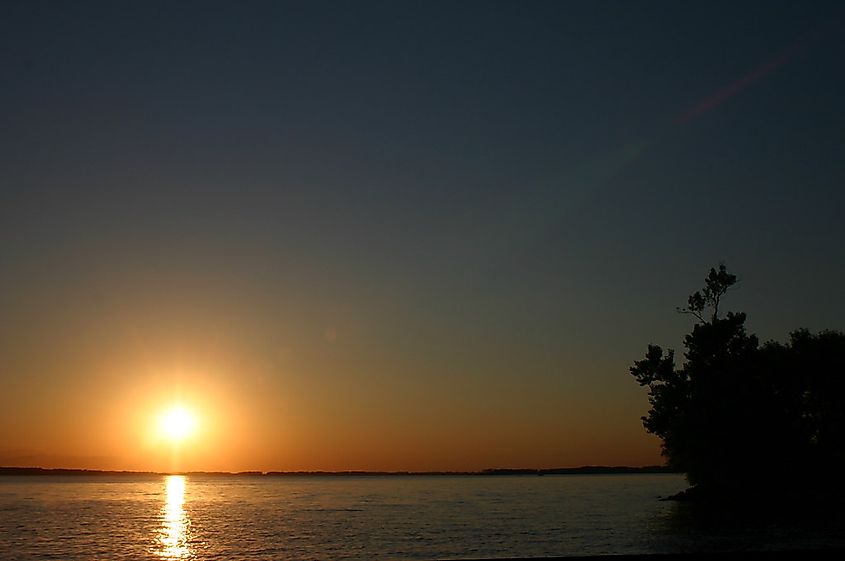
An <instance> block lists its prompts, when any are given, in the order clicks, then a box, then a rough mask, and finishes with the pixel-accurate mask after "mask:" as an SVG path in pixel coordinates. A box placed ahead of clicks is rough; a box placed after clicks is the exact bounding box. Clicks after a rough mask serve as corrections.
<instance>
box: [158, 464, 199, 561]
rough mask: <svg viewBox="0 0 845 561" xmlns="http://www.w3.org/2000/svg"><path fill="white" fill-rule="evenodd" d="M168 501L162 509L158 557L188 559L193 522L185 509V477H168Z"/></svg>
mask: <svg viewBox="0 0 845 561" xmlns="http://www.w3.org/2000/svg"><path fill="white" fill-rule="evenodd" d="M165 492H166V499H165V503H164V506H163V507H162V509H161V527H160V528H159V531H158V540H157V542H158V544H157V545H158V546H159V547H158V551H157V553H158V555H159V557H161V558H162V559H172V560H178V559H188V558H190V557H191V549H190V546H189V544H188V538H189V530H190V524H191V521H190V519H189V518H188V513H187V512H186V511H185V509H184V504H185V476H184V475H168V476H167V477H166V478H165Z"/></svg>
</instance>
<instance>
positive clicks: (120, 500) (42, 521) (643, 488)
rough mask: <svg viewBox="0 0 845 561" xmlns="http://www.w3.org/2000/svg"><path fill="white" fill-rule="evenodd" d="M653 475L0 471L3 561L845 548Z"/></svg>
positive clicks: (813, 530) (831, 535)
mask: <svg viewBox="0 0 845 561" xmlns="http://www.w3.org/2000/svg"><path fill="white" fill-rule="evenodd" d="M684 488H685V482H684V480H683V478H682V477H680V476H677V475H671V474H659V475H645V474H639V475H557V476H545V477H537V476H488V477H477V476H476V477H467V476H463V477H462V476H454V477H453V476H407V477H405V476H389V477H348V476H344V477H328V476H322V477H260V476H255V477H253V476H239V477H210V476H188V477H183V476H158V477H152V476H150V477H136V476H120V477H107V476H65V477H53V476H28V477H2V478H0V558H2V559H22V560H25V559H68V560H75V559H159V560H167V559H172V560H181V559H243V560H258V559H268V560H269V559H274V560H294V559H296V560H302V559H326V560H329V559H331V560H343V559H345V560H352V559H357V560H365V559H443V558H446V559H460V558H483V557H508V556H525V557H528V556H551V555H598V554H619V553H667V552H680V551H702V550H705V551H713V550H728V549H732V550H735V549H780V548H793V547H820V546H827V545H837V546H842V545H845V538H843V537H842V536H843V535H845V533H843V532H842V531H841V530H842V528H841V527H840V528H834V527H820V526H818V525H813V526H811V527H802V528H793V527H782V526H779V525H777V524H771V523H761V524H759V525H756V526H753V527H750V528H749V527H743V528H740V529H737V528H736V527H732V526H730V525H720V524H718V523H716V524H714V523H712V521H711V522H707V523H703V522H701V521H700V520H697V519H695V518H694V517H691V516H690V515H689V512H687V511H686V510H685V509H686V508H687V507H688V506H689V505H682V504H677V503H673V502H661V501H658V500H657V499H658V497H660V496H667V495H670V494H672V493H675V492H678V491H680V490H682V489H684Z"/></svg>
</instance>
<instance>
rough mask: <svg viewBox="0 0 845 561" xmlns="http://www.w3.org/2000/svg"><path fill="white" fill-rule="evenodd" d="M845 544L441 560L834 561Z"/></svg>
mask: <svg viewBox="0 0 845 561" xmlns="http://www.w3.org/2000/svg"><path fill="white" fill-rule="evenodd" d="M843 555H845V548H841V547H833V548H825V549H785V550H779V551H762V550H750V551H714V552H696V553H648V554H639V555H576V556H569V557H493V558H476V557H461V558H450V559H441V560H439V561H711V560H712V561H734V560H737V561H739V560H742V561H793V560H796V561H797V560H799V559H800V560H802V561H803V560H804V559H807V560H809V561H834V560H837V561H838V560H839V559H842V558H843Z"/></svg>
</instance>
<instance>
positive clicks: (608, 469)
mask: <svg viewBox="0 0 845 561" xmlns="http://www.w3.org/2000/svg"><path fill="white" fill-rule="evenodd" d="M637 473H643V474H649V473H652V474H653V473H678V472H676V471H675V470H672V469H671V468H668V467H666V466H645V467H630V466H581V467H571V468H550V469H508V468H494V469H485V470H481V471H360V470H348V471H238V472H229V471H183V472H157V471H115V470H98V469H71V468H41V467H0V476H4V475H5V476H12V475H36V476H38V475H41V476H43V475H61V476H65V475H66V476H79V475H109V476H133V475H134V476H139V475H141V476H144V475H146V476H162V475H202V476H216V477H245V476H247V477H338V476H352V477H384V476H487V477H491V476H502V475H535V476H541V475H605V474H606V475H613V474H617V475H621V474H637Z"/></svg>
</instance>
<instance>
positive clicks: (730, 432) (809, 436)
mask: <svg viewBox="0 0 845 561" xmlns="http://www.w3.org/2000/svg"><path fill="white" fill-rule="evenodd" d="M736 283H737V277H736V276H735V275H733V274H730V273H728V272H727V270H726V269H725V266H724V265H721V266H720V267H719V268H718V270H717V269H715V268H714V269H710V273H709V274H708V276H707V278H706V279H705V286H704V288H703V289H702V290H700V291H697V292H695V293H693V294H692V295H690V297H689V299H688V301H687V306H686V307H685V308H678V311H679V312H681V313H686V314H690V315H692V316H694V317H695V318H696V323H695V325H694V326H693V328H692V331H691V332H690V333H689V334H687V335H686V337H685V338H684V348H685V352H684V362H683V364H682V365H681V366H680V367H678V366H676V364H675V354H674V351H672V350H671V349H669V350H666V351H664V350H663V349H662V348H661V347H659V346H657V345H649V346H648V351H647V353H646V355H645V358H644V359H643V360H639V361H636V362H635V363H634V365H633V366H632V367H631V369H630V372H631V374H632V375H633V376H634V378H636V380H637V381H638V382H639V383H640V385H642V386H645V387H646V388H647V389H648V395H649V403H650V409H649V411H648V414H647V415H646V416H645V417H643V425H644V426H645V428H646V430H647V431H648V432H650V433H653V434H655V435H657V436H658V437H659V438H660V439H661V440H662V452H663V455H664V456H665V457H666V459H667V461H668V463H669V465H670V466H672V467H674V468H675V469H677V470H679V471H682V472H684V473H685V474H686V475H687V478H688V480H689V482H690V483H691V484H693V485H695V486H697V487H698V488H700V489H706V490H707V492H708V493H711V494H714V495H716V494H735V493H738V492H739V493H743V494H748V493H765V492H768V490H770V489H772V488H773V487H774V488H777V489H780V490H782V491H783V492H789V493H791V494H792V495H793V496H809V495H813V494H819V493H831V492H833V491H836V494H837V495H839V496H841V492H842V491H843V489H845V485H843V484H842V483H841V482H840V476H841V474H842V473H845V334H843V333H841V332H838V331H822V332H820V333H818V334H812V333H810V332H809V331H807V330H806V329H798V330H796V331H794V332H793V333H792V334H791V335H790V338H789V341H788V342H786V343H778V342H774V341H770V342H767V343H764V344H762V345H761V344H760V342H759V341H758V339H757V337H756V336H755V335H753V334H749V333H747V332H746V329H745V320H746V315H745V314H744V313H737V312H727V313H726V314H724V315H721V314H720V312H721V310H720V309H719V308H720V304H722V301H723V298H724V296H725V294H727V292H728V291H729V290H730V289H731V288H732V287H734V286H735V285H736Z"/></svg>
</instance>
